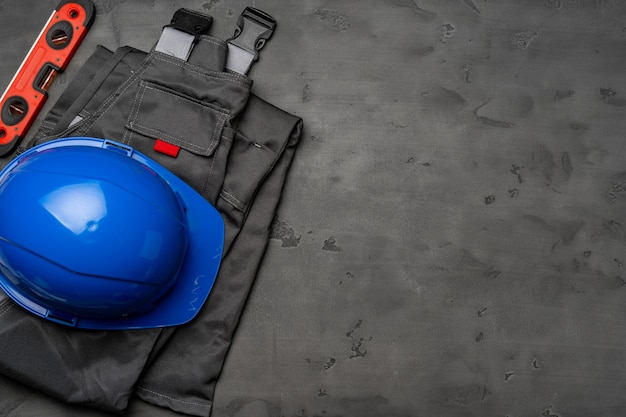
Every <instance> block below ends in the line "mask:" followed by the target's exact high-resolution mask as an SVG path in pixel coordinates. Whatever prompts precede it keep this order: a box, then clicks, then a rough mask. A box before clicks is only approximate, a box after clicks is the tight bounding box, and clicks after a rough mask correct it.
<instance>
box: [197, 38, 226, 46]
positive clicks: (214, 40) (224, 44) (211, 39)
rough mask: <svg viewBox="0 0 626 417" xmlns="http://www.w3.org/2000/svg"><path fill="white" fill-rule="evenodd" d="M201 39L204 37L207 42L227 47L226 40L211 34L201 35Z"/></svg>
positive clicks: (203, 39)
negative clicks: (220, 39) (218, 38)
mask: <svg viewBox="0 0 626 417" xmlns="http://www.w3.org/2000/svg"><path fill="white" fill-rule="evenodd" d="M200 39H202V41H203V42H204V41H206V42H209V43H212V44H213V45H216V46H219V47H220V48H222V49H226V48H227V46H226V43H225V42H224V41H219V40H217V39H215V38H213V37H211V36H207V35H201V36H200Z"/></svg>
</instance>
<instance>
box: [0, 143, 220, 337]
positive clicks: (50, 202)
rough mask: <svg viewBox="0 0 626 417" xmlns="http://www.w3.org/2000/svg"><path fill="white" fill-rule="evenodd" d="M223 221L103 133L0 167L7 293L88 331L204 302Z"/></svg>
mask: <svg viewBox="0 0 626 417" xmlns="http://www.w3.org/2000/svg"><path fill="white" fill-rule="evenodd" d="M223 242H224V222H223V220H222V217H221V216H220V214H219V213H218V211H217V210H216V209H215V208H214V207H213V206H212V205H211V204H210V203H208V202H207V201H206V200H205V199H204V198H203V197H202V196H200V195H199V194H198V193H197V192H196V191H194V190H193V189H192V188H191V187H190V186H189V185H187V184H186V183H185V182H183V181H182V180H181V179H180V178H178V177H177V176H176V175H174V174H173V173H171V172H170V171H168V170H167V169H165V168H164V167H163V166H161V165H159V164H158V163H156V162H154V161H153V160H151V159H149V158H148V157H146V156H145V155H142V154H140V153H139V152H137V151H135V150H134V149H132V148H130V147H128V146H125V145H122V144H119V143H115V142H111V141H108V140H103V139H95V138H66V139H59V140H55V141H51V142H47V143H44V144H42V145H39V146H36V147H34V148H32V149H30V150H28V151H26V152H24V153H23V154H21V155H19V156H18V157H17V158H15V159H14V160H13V161H11V162H10V163H9V164H8V165H7V166H6V167H5V168H4V169H3V170H2V171H1V172H0V288H2V290H4V292H6V293H7V295H8V296H9V297H11V298H12V299H13V300H14V301H15V302H16V303H17V304H19V305H21V306H22V307H24V308H25V309H27V310H29V311H30V312H32V313H34V314H36V315H38V316H40V317H43V318H45V319H48V320H52V321H55V322H58V323H61V324H65V325H69V326H74V327H78V328H88V329H110V330H114V329H144V328H151V327H163V326H174V325H180V324H183V323H186V322H188V321H189V320H191V319H192V318H193V317H195V315H196V314H197V313H198V312H199V310H200V308H201V306H202V304H203V303H204V302H205V301H206V299H207V297H208V295H209V292H210V291H211V287H212V286H213V283H214V281H215V277H216V275H217V272H218V268H219V264H220V260H221V257H222V250H223Z"/></svg>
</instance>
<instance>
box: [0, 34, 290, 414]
mask: <svg viewBox="0 0 626 417" xmlns="http://www.w3.org/2000/svg"><path fill="white" fill-rule="evenodd" d="M226 54H227V48H226V45H225V43H224V42H223V41H220V40H217V39H215V38H212V37H208V36H204V37H202V38H201V39H200V41H199V43H198V44H197V45H196V46H195V48H194V49H193V52H192V54H191V56H190V57H189V59H188V61H182V60H180V59H177V58H174V57H171V56H169V55H165V54H162V53H159V52H155V51H152V52H150V53H148V54H146V53H145V52H141V51H138V50H136V49H133V48H129V47H124V48H120V49H118V50H117V51H116V52H115V53H113V52H111V51H108V50H107V49H105V48H103V47H98V49H97V50H96V52H95V53H94V54H93V55H92V56H91V58H89V60H88V61H87V62H86V64H85V65H84V66H83V67H82V68H81V70H80V71H79V73H78V74H77V75H76V77H75V78H74V80H73V81H72V83H71V84H70V85H69V86H68V87H67V89H66V91H65V92H64V94H63V95H62V96H61V97H60V99H59V100H58V102H57V103H56V104H55V105H54V107H53V108H52V110H51V111H50V113H49V114H48V115H47V116H46V119H45V120H44V121H43V122H42V124H41V128H40V131H39V132H38V133H37V135H36V136H35V138H34V140H33V141H31V143H30V144H29V146H34V145H36V144H39V143H42V142H45V141H47V140H51V139H55V138H59V137H65V136H93V137H99V138H107V139H112V140H115V141H119V142H122V143H125V144H128V145H130V146H132V147H134V148H135V149H137V150H138V151H140V152H142V153H144V154H146V155H148V156H150V157H152V158H153V159H155V160H156V161H158V162H159V163H161V164H162V165H164V166H165V167H167V168H168V169H170V170H171V171H172V172H174V173H175V174H177V175H178V176H180V177H181V178H183V179H184V180H185V181H186V182H187V183H188V184H190V185H191V186H192V187H194V189H195V190H196V191H198V192H199V193H200V194H202V195H203V196H204V197H205V198H206V199H207V200H208V201H210V202H211V203H212V204H214V205H215V206H216V207H217V209H218V210H219V211H220V213H221V214H222V217H223V218H224V221H225V225H226V238H225V251H224V256H223V260H222V264H221V266H220V271H219V274H218V277H217V280H216V282H215V285H214V287H213V290H212V292H211V294H210V296H209V299H208V301H207V302H206V304H205V305H204V306H203V308H202V311H201V313H200V315H199V316H198V317H197V318H196V319H195V320H194V321H192V322H191V323H189V324H187V325H184V326H180V327H177V328H164V329H148V330H134V331H108V332H103V331H88V330H77V329H73V328H69V327H65V326H62V325H58V324H54V323H51V322H48V321H46V320H42V319H40V318H37V317H34V316H32V315H30V314H29V313H27V312H25V311H24V310H22V309H21V308H20V307H19V306H16V305H15V304H14V303H13V302H12V301H11V300H8V299H5V300H4V301H2V302H0V374H2V375H3V376H4V377H3V378H0V393H1V392H2V384H3V383H4V384H6V383H7V381H11V380H13V381H18V382H20V383H22V384H25V385H26V386H29V387H31V388H34V389H36V390H37V391H40V392H42V393H45V394H46V395H48V396H51V397H54V398H56V399H59V400H61V401H62V402H63V403H67V404H79V405H86V406H89V407H94V408H99V409H101V410H106V411H109V412H115V413H121V412H123V411H124V410H125V409H126V408H129V409H130V410H132V409H134V410H141V409H142V407H143V406H142V405H141V404H140V403H142V402H143V403H144V404H147V406H149V407H152V406H158V407H164V408H165V409H169V410H173V411H176V412H178V413H185V414H189V415H195V416H208V415H210V413H211V407H212V402H213V393H214V389H215V384H216V382H217V379H218V377H219V374H220V371H221V368H222V365H223V363H224V360H225V357H226V354H227V352H228V349H229V346H230V344H231V341H232V337H233V333H234V331H235V328H236V325H237V322H238V321H239V318H240V315H241V313H242V310H243V307H244V304H245V302H246V299H247V296H248V294H249V291H250V289H251V286H252V284H253V281H254V278H255V276H256V274H257V271H258V268H259V265H260V263H261V260H262V257H263V254H264V251H265V248H266V245H267V241H268V236H269V228H270V224H271V222H272V219H273V217H274V213H275V210H276V207H277V204H278V201H279V198H280V194H281V190H282V188H283V184H284V182H285V178H286V175H287V172H288V169H289V166H290V164H291V161H292V159H293V155H294V152H295V149H296V145H297V143H298V141H299V139H300V135H301V128H302V121H301V120H300V119H299V118H298V117H295V116H293V115H290V114H288V113H286V112H284V111H282V110H280V109H278V108H276V107H274V106H272V105H270V104H268V103H267V102H265V101H263V100H262V99H260V98H258V97H256V96H255V95H254V94H251V92H250V87H251V81H250V80H249V79H248V78H247V77H245V76H241V75H239V74H235V73H231V72H226V71H225V70H224V65H225V58H226ZM156 139H161V140H164V141H166V142H169V143H172V144H174V145H177V146H179V147H180V152H179V154H178V156H177V157H172V156H168V155H164V154H161V153H158V152H155V151H154V150H153V146H154V143H155V140H156ZM42 234H43V232H42ZM103 256H106V254H103ZM129 401H131V403H130V406H129ZM10 407H11V398H5V396H3V395H0V410H5V411H6V409H7V408H10ZM68 407H70V406H68ZM155 410H159V409H158V408H155ZM6 413H7V415H8V414H10V410H8V411H6ZM144 413H145V411H140V412H139V413H138V414H141V415H152V414H144ZM159 413H160V412H159ZM131 414H135V413H131ZM46 415H47V416H56V414H54V411H53V410H52V409H51V410H50V411H49V412H48V411H47V412H46ZM58 415H59V416H61V415H63V416H68V415H80V413H77V414H74V413H73V412H72V411H71V407H70V408H68V409H67V410H65V411H60V412H59V414H58ZM159 415H161V414H159Z"/></svg>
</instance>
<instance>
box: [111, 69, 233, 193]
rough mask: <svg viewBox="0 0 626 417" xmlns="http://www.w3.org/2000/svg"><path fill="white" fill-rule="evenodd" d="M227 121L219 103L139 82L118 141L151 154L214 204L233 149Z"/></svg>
mask: <svg viewBox="0 0 626 417" xmlns="http://www.w3.org/2000/svg"><path fill="white" fill-rule="evenodd" d="M229 117H230V113H229V111H228V110H227V109H225V108H223V107H221V106H219V105H218V104H215V103H210V102H207V101H202V100H199V99H198V98H196V97H193V96H190V95H187V94H185V93H182V92H180V91H178V90H175V89H173V88H170V87H168V86H165V85H162V84H159V83H156V82H154V81H148V80H145V79H143V80H141V81H140V82H139V88H138V90H137V92H136V94H135V99H134V100H133V103H132V106H131V110H130V114H129V115H128V119H127V120H126V124H125V128H126V131H125V133H124V136H123V138H122V142H124V143H126V144H128V145H130V146H132V147H133V148H135V149H136V150H138V151H139V152H141V153H144V154H146V155H150V157H151V158H153V159H155V160H156V161H157V162H159V163H160V164H161V165H163V166H165V167H166V168H168V169H169V170H170V171H172V172H174V173H175V174H177V175H178V176H179V177H180V178H181V179H183V180H184V181H185V182H187V184H189V185H190V186H191V187H193V188H194V189H195V190H196V191H198V192H199V193H200V194H202V195H203V196H204V197H205V198H207V199H208V200H209V201H211V202H213V203H215V198H216V194H217V191H218V190H219V189H220V187H221V185H222V181H223V173H224V170H225V164H226V157H227V155H228V153H229V150H230V147H231V144H232V137H233V130H232V129H231V128H229V127H227V126H226V125H227V122H228V120H229Z"/></svg>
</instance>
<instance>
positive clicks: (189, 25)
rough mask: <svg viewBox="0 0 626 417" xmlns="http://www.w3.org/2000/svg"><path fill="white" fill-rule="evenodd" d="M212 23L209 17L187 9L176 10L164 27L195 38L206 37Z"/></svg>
mask: <svg viewBox="0 0 626 417" xmlns="http://www.w3.org/2000/svg"><path fill="white" fill-rule="evenodd" d="M212 23H213V18H212V17H211V16H208V15H206V14H202V13H198V12H196V11H193V10H189V9H178V10H176V12H175V13H174V16H173V17H172V20H171V22H170V24H169V25H167V26H166V27H171V28H174V29H177V30H180V31H181V32H185V33H189V34H190V35H194V36H196V38H197V37H198V36H200V35H207V34H208V33H209V30H210V29H211V24H212Z"/></svg>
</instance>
